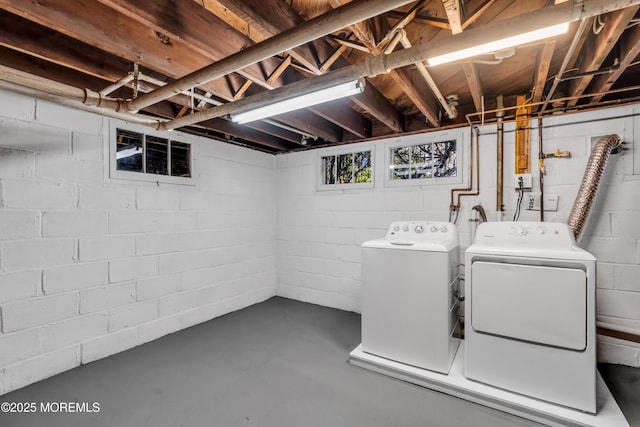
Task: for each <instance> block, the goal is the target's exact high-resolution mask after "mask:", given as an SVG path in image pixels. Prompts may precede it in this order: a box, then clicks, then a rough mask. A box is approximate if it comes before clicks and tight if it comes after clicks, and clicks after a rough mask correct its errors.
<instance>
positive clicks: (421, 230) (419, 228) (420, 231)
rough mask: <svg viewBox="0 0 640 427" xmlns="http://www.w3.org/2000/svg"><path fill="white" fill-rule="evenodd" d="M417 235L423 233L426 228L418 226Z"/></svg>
mask: <svg viewBox="0 0 640 427" xmlns="http://www.w3.org/2000/svg"><path fill="white" fill-rule="evenodd" d="M415 230H416V233H422V232H423V231H424V227H423V226H422V225H416V229H415Z"/></svg>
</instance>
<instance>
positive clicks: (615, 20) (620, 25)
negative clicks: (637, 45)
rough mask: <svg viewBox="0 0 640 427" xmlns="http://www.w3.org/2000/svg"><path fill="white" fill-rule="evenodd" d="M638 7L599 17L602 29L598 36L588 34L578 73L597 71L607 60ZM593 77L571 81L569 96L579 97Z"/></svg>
mask: <svg viewBox="0 0 640 427" xmlns="http://www.w3.org/2000/svg"><path fill="white" fill-rule="evenodd" d="M639 8H640V6H631V7H627V8H625V9H621V10H616V11H614V12H610V13H606V14H604V15H601V18H602V21H603V22H604V27H603V28H602V30H601V31H600V33H599V34H593V33H590V34H589V36H588V37H587V41H586V49H584V50H583V53H582V55H581V56H580V63H579V66H578V72H579V73H584V72H588V71H594V70H598V69H599V68H600V67H601V66H602V63H603V62H604V60H605V59H606V58H607V56H608V55H609V53H610V52H611V49H613V47H614V46H615V45H616V43H617V41H618V39H619V38H620V36H622V33H623V32H624V30H625V28H626V27H627V25H628V24H629V22H630V21H631V20H632V19H633V17H634V16H635V14H636V12H637V11H638V9H639ZM592 79H593V76H585V77H582V78H579V79H575V80H572V81H571V84H570V89H569V96H580V95H582V94H583V93H584V91H585V90H586V89H587V87H588V86H589V83H591V80H592ZM577 103H578V99H575V100H571V101H569V102H568V104H567V106H568V107H572V106H574V105H576V104H577Z"/></svg>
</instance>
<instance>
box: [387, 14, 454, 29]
mask: <svg viewBox="0 0 640 427" xmlns="http://www.w3.org/2000/svg"><path fill="white" fill-rule="evenodd" d="M387 15H388V16H390V17H394V18H400V19H402V18H404V17H405V16H406V13H404V12H398V11H395V10H390V11H389V12H387ZM414 19H415V20H416V21H420V22H421V23H423V24H427V25H431V26H433V27H436V28H442V29H443V30H451V26H450V25H449V21H448V20H446V19H443V18H436V17H435V16H424V15H421V14H418V15H416V16H415V17H414Z"/></svg>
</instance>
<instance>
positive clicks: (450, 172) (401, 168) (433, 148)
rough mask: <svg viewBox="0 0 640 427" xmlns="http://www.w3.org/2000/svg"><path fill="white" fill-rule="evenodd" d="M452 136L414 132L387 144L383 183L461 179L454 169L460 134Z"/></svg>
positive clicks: (453, 180) (458, 159) (457, 160)
mask: <svg viewBox="0 0 640 427" xmlns="http://www.w3.org/2000/svg"><path fill="white" fill-rule="evenodd" d="M453 136H454V135H442V134H440V135H438V136H435V135H434V136H426V135H416V136H412V137H409V138H403V139H402V140H401V141H399V143H397V144H393V145H390V146H388V157H387V165H388V168H389V169H388V173H387V177H386V184H387V185H389V186H404V185H430V184H436V183H452V184H454V183H459V182H462V176H461V174H460V173H459V171H458V163H459V162H460V161H461V158H460V153H459V144H460V143H461V140H462V135H459V136H458V135H456V137H453ZM434 138H437V139H434ZM429 139H433V140H432V141H430V140H429Z"/></svg>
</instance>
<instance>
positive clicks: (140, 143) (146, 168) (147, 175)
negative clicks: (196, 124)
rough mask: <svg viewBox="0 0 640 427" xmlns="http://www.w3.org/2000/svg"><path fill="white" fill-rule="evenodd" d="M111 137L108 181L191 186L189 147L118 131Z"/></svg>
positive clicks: (136, 133) (170, 140)
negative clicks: (150, 182)
mask: <svg viewBox="0 0 640 427" xmlns="http://www.w3.org/2000/svg"><path fill="white" fill-rule="evenodd" d="M112 135H115V138H114V139H115V144H113V145H112V146H111V147H112V160H111V177H112V178H122V179H131V180H138V181H152V182H165V183H175V184H191V183H190V182H189V181H191V178H192V163H193V162H192V153H191V144H189V143H186V142H182V141H175V140H173V139H168V138H163V137H162V136H159V135H152V134H147V133H143V132H137V131H132V130H129V129H121V128H113V129H112ZM191 185H192V184H191Z"/></svg>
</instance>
